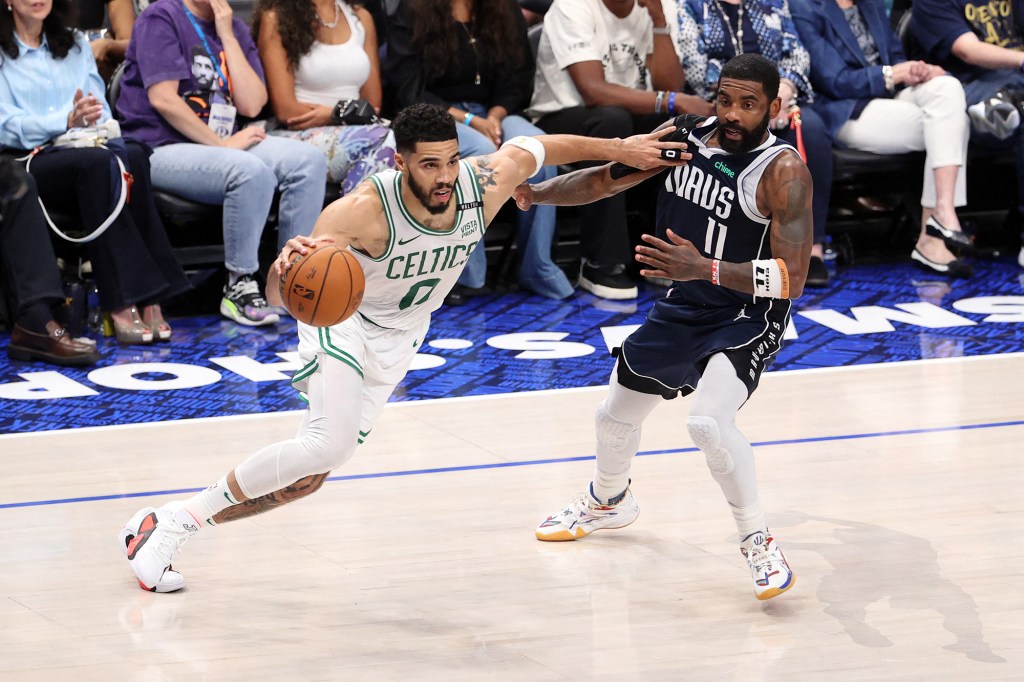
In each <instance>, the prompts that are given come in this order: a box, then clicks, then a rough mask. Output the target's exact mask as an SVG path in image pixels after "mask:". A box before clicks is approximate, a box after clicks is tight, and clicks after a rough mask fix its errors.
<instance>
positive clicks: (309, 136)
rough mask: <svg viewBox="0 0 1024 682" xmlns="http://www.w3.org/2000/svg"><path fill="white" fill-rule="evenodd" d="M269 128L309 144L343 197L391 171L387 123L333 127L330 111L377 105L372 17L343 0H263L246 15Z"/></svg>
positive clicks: (391, 147) (391, 149)
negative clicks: (353, 103)
mask: <svg viewBox="0 0 1024 682" xmlns="http://www.w3.org/2000/svg"><path fill="white" fill-rule="evenodd" d="M253 32H254V33H255V34H256V41H257V45H258V46H259V50H260V59H261V60H262V61H263V68H264V70H265V72H266V77H267V91H268V93H269V96H270V104H271V106H272V107H273V109H274V116H275V119H276V127H275V128H274V129H272V130H271V133H270V134H271V135H279V136H282V137H290V138H293V139H298V140H302V141H304V142H308V143H309V144H312V145H315V146H316V147H318V148H319V149H320V150H321V151H323V153H324V156H326V157H327V179H328V181H329V182H332V183H336V184H340V185H341V193H342V194H343V195H344V194H347V193H348V192H350V191H351V190H352V189H353V188H354V187H355V186H356V185H358V184H359V183H360V182H362V180H363V179H365V178H366V177H368V176H370V175H372V174H373V173H376V172H378V171H381V170H384V169H386V168H393V167H394V158H395V143H394V137H393V136H392V135H391V131H390V129H389V128H388V125H387V121H384V120H379V122H375V123H369V124H366V125H339V124H338V121H337V119H336V118H335V113H334V112H335V107H336V105H338V104H339V103H341V102H345V101H346V100H356V99H363V100H366V101H367V102H369V103H370V104H371V105H372V106H373V109H374V110H375V111H380V106H381V98H382V95H381V81H380V64H379V61H378V58H377V34H376V31H375V30H374V25H373V18H372V17H371V16H370V13H369V12H367V11H366V10H365V9H363V8H362V7H359V8H355V7H353V6H352V5H350V4H349V3H348V2H346V1H345V0H262V1H261V2H260V3H259V4H258V5H257V7H256V11H255V12H254V14H253Z"/></svg>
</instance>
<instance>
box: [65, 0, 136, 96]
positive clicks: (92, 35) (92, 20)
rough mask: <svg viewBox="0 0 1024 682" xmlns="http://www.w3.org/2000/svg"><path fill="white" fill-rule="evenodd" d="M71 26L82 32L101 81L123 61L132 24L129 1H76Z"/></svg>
mask: <svg viewBox="0 0 1024 682" xmlns="http://www.w3.org/2000/svg"><path fill="white" fill-rule="evenodd" d="M77 5H78V17H77V19H76V23H75V27H76V28H78V29H79V30H81V31H83V32H84V33H85V36H86V38H87V39H88V40H89V45H90V46H91V47H92V54H93V56H94V57H96V67H97V68H98V69H99V72H100V76H102V77H103V80H105V81H106V80H109V79H110V76H111V74H113V73H114V69H116V68H117V67H118V65H119V64H120V63H121V62H123V61H124V53H125V50H127V49H128V40H129V38H131V37H132V26H133V25H134V24H135V7H134V6H133V5H132V0H79V1H78V3H77Z"/></svg>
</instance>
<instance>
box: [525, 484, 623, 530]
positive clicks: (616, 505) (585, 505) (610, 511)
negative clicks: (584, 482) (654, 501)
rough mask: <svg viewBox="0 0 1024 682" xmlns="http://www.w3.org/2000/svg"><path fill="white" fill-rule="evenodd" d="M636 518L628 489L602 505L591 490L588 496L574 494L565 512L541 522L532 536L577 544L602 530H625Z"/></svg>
mask: <svg viewBox="0 0 1024 682" xmlns="http://www.w3.org/2000/svg"><path fill="white" fill-rule="evenodd" d="M639 515H640V504H639V503H638V502H637V501H636V498H635V497H633V493H631V492H630V491H629V488H626V489H625V490H623V491H622V494H620V495H618V496H616V497H615V498H612V499H611V500H609V501H608V504H604V503H603V502H600V501H599V500H598V499H597V498H596V497H594V494H593V486H590V487H588V488H587V492H585V493H576V496H575V497H573V498H572V500H571V501H570V502H569V505H568V506H567V507H566V508H565V509H563V510H562V511H560V512H556V513H555V514H552V515H551V516H549V517H547V518H546V519H544V521H542V522H541V524H540V525H539V526H537V530H536V531H535V533H534V534H535V535H536V536H537V539H538V540H544V541H545V542H564V541H566V540H579V539H580V538H582V537H585V536H587V535H590V534H591V533H593V532H594V531H595V530H601V529H602V528H624V527H625V526H628V525H629V524H631V523H633V522H634V521H636V517H637V516H639Z"/></svg>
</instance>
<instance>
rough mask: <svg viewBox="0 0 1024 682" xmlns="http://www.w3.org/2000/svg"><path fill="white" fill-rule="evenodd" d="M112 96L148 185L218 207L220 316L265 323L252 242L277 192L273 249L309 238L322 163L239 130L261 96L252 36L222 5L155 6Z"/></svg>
mask: <svg viewBox="0 0 1024 682" xmlns="http://www.w3.org/2000/svg"><path fill="white" fill-rule="evenodd" d="M125 62H126V66H125V72H124V81H123V84H122V87H121V94H120V98H119V99H118V102H117V110H118V114H119V115H120V117H121V122H122V127H123V129H124V131H125V132H126V133H127V134H131V135H135V136H137V137H138V138H139V139H141V140H142V141H144V142H146V143H148V144H149V145H151V146H152V147H154V148H155V149H156V151H155V152H154V153H153V158H152V165H153V184H154V185H155V186H156V187H157V188H159V189H161V190H164V191H167V192H171V193H173V194H177V195H179V196H182V197H185V198H187V199H190V200H192V201H198V202H202V203H206V204H215V205H219V204H223V206H224V218H223V230H224V251H225V260H226V266H227V269H228V283H227V286H225V288H224V297H223V299H221V305H220V311H221V314H222V315H224V316H225V317H227V318H229V319H232V320H234V321H235V322H238V323H239V324H243V325H249V326H257V325H265V324H273V323H275V322H277V320H278V313H277V312H275V311H274V310H273V309H271V308H270V307H269V306H268V305H267V300H266V298H264V296H263V293H262V292H261V291H260V288H259V285H258V284H257V281H256V278H255V275H256V273H257V271H258V270H259V242H260V235H261V234H262V232H263V227H264V225H265V224H266V222H267V217H268V215H269V213H270V208H271V203H272V201H273V199H274V193H275V192H278V191H279V192H280V202H279V210H278V216H279V221H278V244H279V247H283V246H284V242H285V241H287V240H288V239H289V238H291V237H293V236H295V235H299V234H309V232H310V231H311V230H312V229H313V224H314V223H315V222H316V219H317V216H319V214H320V210H321V209H322V208H323V202H324V182H325V180H324V179H325V178H326V177H327V162H326V161H325V160H324V156H323V154H321V153H320V151H319V150H317V149H316V148H315V147H313V146H312V145H308V144H305V143H303V142H299V141H298V140H288V139H284V138H280V137H272V136H271V137H268V136H267V134H266V132H265V131H264V130H263V128H262V127H260V126H258V125H250V126H246V127H240V126H239V119H240V118H242V117H245V118H253V117H256V116H258V115H259V114H260V111H261V110H262V109H263V106H264V105H265V104H266V103H267V89H266V86H265V85H264V82H263V67H262V65H261V64H260V59H259V55H258V53H257V50H256V43H255V42H254V41H253V39H252V36H251V35H250V34H249V30H248V28H247V27H246V26H245V24H243V23H242V22H241V20H239V19H235V18H234V17H233V16H232V12H231V7H230V6H229V5H228V3H227V0H183V1H181V2H179V1H178V0H169V1H167V2H155V3H153V4H152V5H150V6H149V7H148V8H147V9H146V11H144V12H143V13H142V14H140V15H139V18H138V19H137V20H136V22H135V28H134V30H133V31H132V39H131V42H130V43H129V44H128V53H127V57H126V59H125Z"/></svg>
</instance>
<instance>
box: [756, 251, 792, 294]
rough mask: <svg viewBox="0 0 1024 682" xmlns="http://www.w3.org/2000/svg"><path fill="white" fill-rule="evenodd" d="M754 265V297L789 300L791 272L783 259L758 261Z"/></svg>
mask: <svg viewBox="0 0 1024 682" xmlns="http://www.w3.org/2000/svg"><path fill="white" fill-rule="evenodd" d="M753 265H754V273H753V274H754V296H755V297H757V298H789V270H788V269H787V268H786V263H785V261H783V260H782V259H781V258H768V259H765V260H756V261H754V262H753Z"/></svg>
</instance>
